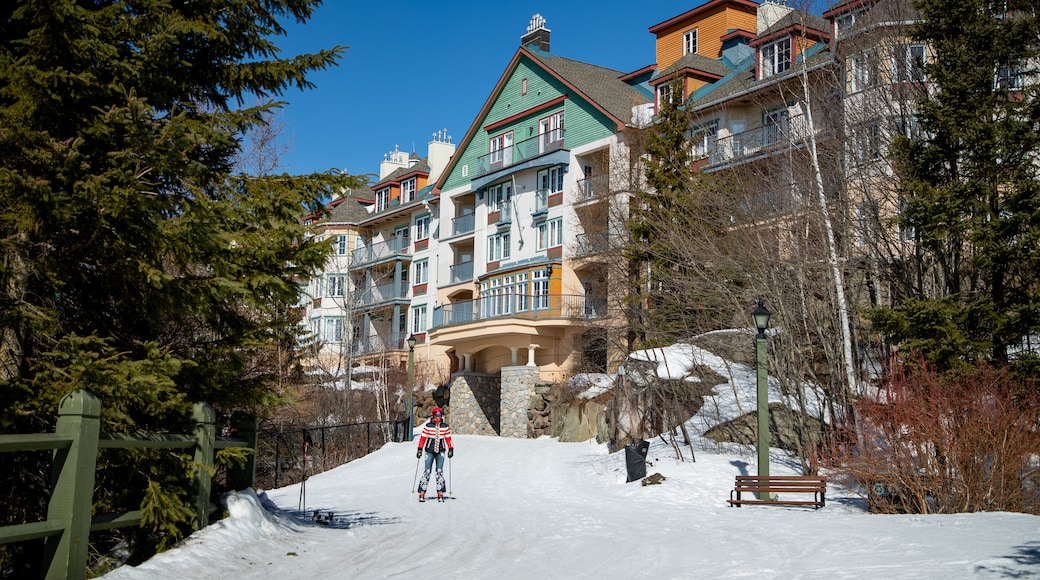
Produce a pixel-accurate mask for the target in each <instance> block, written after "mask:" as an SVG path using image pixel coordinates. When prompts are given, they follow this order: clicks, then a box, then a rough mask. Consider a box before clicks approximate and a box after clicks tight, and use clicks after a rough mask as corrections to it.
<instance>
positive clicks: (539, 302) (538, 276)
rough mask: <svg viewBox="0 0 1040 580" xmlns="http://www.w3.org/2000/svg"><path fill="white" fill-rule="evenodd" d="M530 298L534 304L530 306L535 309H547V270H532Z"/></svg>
mask: <svg viewBox="0 0 1040 580" xmlns="http://www.w3.org/2000/svg"><path fill="white" fill-rule="evenodd" d="M531 278H532V280H531V297H532V300H533V302H534V304H533V305H532V306H533V307H534V308H536V309H545V308H548V307H549V271H548V270H542V269H538V270H534V271H533V272H531Z"/></svg>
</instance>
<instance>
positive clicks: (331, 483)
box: [106, 345, 1040, 580]
mask: <svg viewBox="0 0 1040 580" xmlns="http://www.w3.org/2000/svg"><path fill="white" fill-rule="evenodd" d="M669 348H670V349H672V350H673V352H665V351H662V352H659V353H652V352H647V353H645V356H646V360H660V361H662V363H661V370H660V371H659V373H663V374H662V376H669V377H674V378H681V377H682V376H684V370H683V369H681V368H680V367H683V365H685V369H689V368H690V367H691V366H692V364H694V363H695V362H696V364H700V365H705V366H710V367H712V368H714V369H715V370H716V372H719V373H720V374H722V375H723V376H725V377H728V378H729V379H730V380H729V382H728V383H723V384H720V385H716V386H715V393H716V396H715V397H711V398H709V399H708V400H707V401H706V402H705V405H704V408H703V409H702V411H701V413H699V414H698V415H697V416H695V417H693V418H692V419H691V420H690V422H689V423H688V424H687V426H688V428H689V431H690V432H691V434H693V433H702V432H703V431H704V429H705V426H706V425H709V424H717V422H718V421H719V419H720V418H728V417H732V416H735V414H737V413H740V412H745V411H749V410H752V409H753V408H754V373H753V369H750V368H748V367H746V366H744V365H739V364H733V363H728V362H727V361H724V360H722V359H719V358H718V357H715V356H714V355H712V354H711V353H708V352H707V351H702V350H700V349H697V348H695V347H690V346H689V345H683V346H678V347H674V348H673V347H669ZM655 357H658V358H655ZM665 360H667V361H668V363H667V364H665V363H664V362H663V361H665ZM600 381H602V379H601V378H597V380H596V381H594V382H600ZM774 396H775V394H774V393H771V396H770V399H771V400H772V399H773V397H774ZM448 419H449V423H450V417H449V418H448ZM454 444H455V448H456V453H455V456H454V458H453V459H451V460H449V461H448V462H447V463H446V466H445V476H446V479H447V480H448V484H449V485H448V490H449V494H448V496H447V497H448V499H447V501H445V502H444V503H438V502H431V501H427V502H426V503H419V502H418V496H417V495H416V493H415V483H416V480H417V476H418V475H420V473H418V470H419V469H418V468H419V465H418V463H417V460H416V458H415V449H416V442H414V441H413V442H405V443H391V444H387V445H386V446H384V447H383V448H382V449H380V450H378V451H376V452H374V453H372V454H370V455H368V456H367V457H364V458H362V459H358V460H356V461H354V462H352V463H349V464H347V465H343V466H341V467H339V468H336V469H334V470H331V471H328V472H325V473H322V474H318V475H314V476H313V477H311V478H310V479H309V480H307V482H306V484H305V485H303V486H301V484H295V485H290V486H288V487H283V488H280V489H274V490H267V491H261V492H257V493H254V492H253V491H252V490H247V491H245V492H242V493H237V494H232V495H230V496H228V497H227V498H226V505H227V512H228V517H227V518H225V519H223V520H221V521H218V522H217V523H215V524H213V525H210V526H209V527H207V528H205V529H203V530H201V531H199V532H196V533H194V534H192V535H191V536H190V537H189V538H187V539H186V540H185V541H184V542H183V543H182V544H181V545H180V546H178V547H176V548H174V549H172V550H169V551H167V552H164V553H162V554H159V555H157V556H155V557H153V558H152V559H151V560H149V561H147V562H145V563H143V564H141V565H140V566H137V567H136V568H132V567H129V566H124V567H122V568H119V569H117V570H115V571H113V572H111V573H109V574H108V575H107V576H106V578H111V579H113V580H120V579H124V578H126V579H140V578H155V579H164V580H165V579H167V578H203V577H206V578H257V579H264V578H270V579H277V580H288V579H292V578H306V579H315V578H325V577H332V576H335V577H341V578H404V577H409V576H419V575H425V574H433V575H435V576H437V577H445V578H518V579H525V580H526V579H528V578H532V577H534V578H568V579H569V578H596V579H605V578H625V579H628V578H828V579H829V578H884V579H889V578H944V579H945V578H965V577H981V578H998V577H1000V578H1007V577H1012V578H1034V577H1035V578H1040V518H1038V517H1037V516H1031V515H1026V514H1017V513H974V514H958V515H877V514H870V513H868V511H867V509H866V502H865V500H864V499H863V498H862V497H860V496H859V495H858V494H856V493H855V492H854V491H852V490H847V489H844V488H841V487H840V486H838V485H837V484H836V483H834V482H833V481H831V482H829V484H828V494H827V505H826V507H824V508H822V509H819V510H814V509H812V508H803V507H790V506H780V505H773V506H745V507H742V508H733V507H728V505H727V503H726V499H728V498H729V494H730V490H731V489H732V487H733V480H734V476H735V475H738V474H745V473H748V474H754V473H756V470H757V467H756V466H755V464H754V462H755V450H754V449H753V448H748V447H740V446H736V445H720V444H717V443H714V442H712V441H709V440H706V439H701V438H697V439H696V440H695V442H694V447H695V452H696V453H695V455H696V461H692V460H691V452H690V449H689V448H688V447H685V446H683V447H682V450H683V453H684V460H680V459H678V458H677V457H676V456H675V452H674V450H673V449H672V446H671V445H670V443H668V442H666V441H664V440H662V439H660V438H656V439H654V440H652V441H651V446H650V452H649V454H648V457H647V459H648V466H647V473H648V474H651V475H652V474H655V473H659V474H661V475H662V476H664V480H663V481H662V482H661V483H660V484H657V485H645V486H644V485H642V484H641V483H640V482H639V481H636V482H631V483H626V479H627V468H626V466H625V461H624V453H609V452H608V449H607V445H606V444H600V443H596V442H592V441H589V442H585V443H560V442H559V441H557V440H555V439H550V438H546V437H543V438H540V439H533V440H528V439H508V438H498V437H483V436H475V435H456V436H455V437H454ZM770 469H771V472H772V473H773V474H774V475H776V474H787V473H798V469H797V463H796V462H795V461H794V460H792V459H791V458H789V457H788V456H787V455H786V454H785V453H784V452H782V451H781V450H777V449H774V450H773V452H772V456H771V468H770ZM314 512H318V515H319V517H320V519H321V520H322V521H320V522H318V521H315V519H314Z"/></svg>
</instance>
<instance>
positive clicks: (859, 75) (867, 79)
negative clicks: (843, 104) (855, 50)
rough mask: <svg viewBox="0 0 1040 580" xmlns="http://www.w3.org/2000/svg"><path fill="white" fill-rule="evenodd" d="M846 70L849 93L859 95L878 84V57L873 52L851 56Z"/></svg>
mask: <svg viewBox="0 0 1040 580" xmlns="http://www.w3.org/2000/svg"><path fill="white" fill-rule="evenodd" d="M846 69H847V74H848V82H847V84H846V86H847V87H848V91H849V93H858V92H860V91H863V90H866V89H869V88H870V87H872V86H874V85H875V84H877V70H878V66H877V55H876V54H874V52H873V51H869V52H863V53H860V54H855V55H852V56H850V57H849V58H848V64H847V66H846Z"/></svg>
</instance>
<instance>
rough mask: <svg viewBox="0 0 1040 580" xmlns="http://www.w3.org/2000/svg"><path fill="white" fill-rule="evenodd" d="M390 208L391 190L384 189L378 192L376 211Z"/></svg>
mask: <svg viewBox="0 0 1040 580" xmlns="http://www.w3.org/2000/svg"><path fill="white" fill-rule="evenodd" d="M388 207H390V188H389V187H384V188H383V189H380V190H377V191H376V211H383V210H384V209H386V208H388Z"/></svg>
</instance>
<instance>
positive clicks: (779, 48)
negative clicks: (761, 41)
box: [761, 38, 791, 78]
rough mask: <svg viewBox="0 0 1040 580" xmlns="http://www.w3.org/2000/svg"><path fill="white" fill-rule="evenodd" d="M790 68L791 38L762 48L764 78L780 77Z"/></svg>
mask: <svg viewBox="0 0 1040 580" xmlns="http://www.w3.org/2000/svg"><path fill="white" fill-rule="evenodd" d="M789 68H791V39H790V38H785V39H783V40H778V41H776V42H774V43H773V44H767V45H765V46H763V47H762V69H761V70H762V74H761V77H762V78H766V77H771V76H773V75H778V74H780V73H782V72H784V71H786V70H787V69H789Z"/></svg>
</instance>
